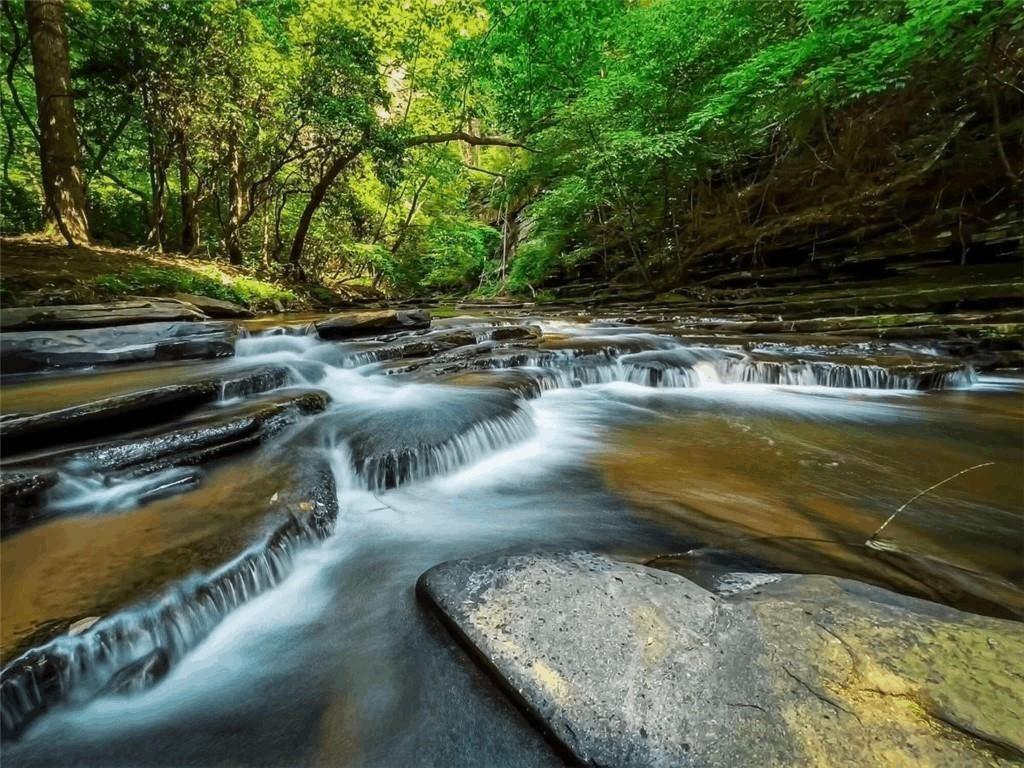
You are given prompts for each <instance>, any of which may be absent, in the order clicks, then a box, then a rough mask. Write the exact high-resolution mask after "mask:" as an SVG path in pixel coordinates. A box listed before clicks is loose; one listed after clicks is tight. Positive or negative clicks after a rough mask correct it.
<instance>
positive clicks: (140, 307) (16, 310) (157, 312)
mask: <svg viewBox="0 0 1024 768" xmlns="http://www.w3.org/2000/svg"><path fill="white" fill-rule="evenodd" d="M205 319H206V315H205V314H203V312H201V311H200V310H199V309H197V308H196V307H195V306H193V305H191V304H186V303H184V302H181V301H178V300H177V299H156V298H153V299H151V298H137V299H129V300H127V301H111V302H108V303H105V304H69V305H66V306H60V307H10V308H8V309H3V310H0V328H2V329H3V330H4V331H56V330H71V329H75V328H105V327H108V326H112V325H134V324H136V323H153V322H167V321H172V320H205Z"/></svg>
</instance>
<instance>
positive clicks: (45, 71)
mask: <svg viewBox="0 0 1024 768" xmlns="http://www.w3.org/2000/svg"><path fill="white" fill-rule="evenodd" d="M25 18H26V20H27V22H28V34H29V40H30V43H31V48H32V69H33V72H34V75H35V84H36V104H37V105H38V107H39V157H40V163H41V166H42V172H43V174H42V175H43V191H44V193H45V196H46V204H47V208H48V215H49V216H52V217H53V220H54V223H55V224H56V225H57V228H58V229H59V230H60V233H61V234H62V235H63V236H64V239H65V240H67V241H68V244H69V245H74V244H75V243H88V242H89V219H88V217H87V216H86V212H85V177H84V175H83V174H82V164H81V160H80V158H79V153H78V133H77V130H76V125H75V102H74V96H73V94H72V88H71V69H70V66H69V64H68V37H67V30H66V29H65V27H64V0H27V1H26V3H25Z"/></svg>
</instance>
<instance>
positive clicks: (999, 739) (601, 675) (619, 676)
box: [417, 553, 1024, 768]
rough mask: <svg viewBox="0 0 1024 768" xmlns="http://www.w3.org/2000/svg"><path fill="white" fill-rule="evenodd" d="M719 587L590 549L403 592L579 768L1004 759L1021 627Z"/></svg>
mask: <svg viewBox="0 0 1024 768" xmlns="http://www.w3.org/2000/svg"><path fill="white" fill-rule="evenodd" d="M774 578H775V579H776V581H774V582H772V583H769V584H767V585H765V584H763V581H764V579H760V580H751V581H750V583H751V584H755V585H756V584H760V586H756V587H755V588H753V589H751V590H748V591H745V592H740V593H738V594H735V595H732V596H731V597H729V598H724V597H721V596H719V595H716V594H714V593H712V592H709V591H707V590H705V589H703V588H701V587H699V586H697V585H696V584H694V583H693V582H691V581H689V580H687V579H685V578H683V577H681V576H677V575H675V574H671V573H667V572H664V571H658V570H655V569H651V568H646V567H644V566H639V565H633V564H628V563H620V562H614V561H612V560H609V559H607V558H605V557H602V556H599V555H594V554H590V553H572V554H567V555H546V556H540V555H522V556H510V557H501V558H498V559H494V560H490V561H487V562H481V561H471V560H459V561H452V562H448V563H443V564H441V565H438V566H435V567H434V568H432V569H431V570H429V571H427V572H426V573H425V574H423V576H422V577H421V578H420V580H419V583H418V584H417V592H418V594H419V595H420V597H421V598H422V599H424V600H426V601H427V602H428V603H430V604H431V605H432V606H433V607H435V608H436V609H437V610H438V611H439V613H440V615H441V617H442V619H443V620H444V621H445V623H446V624H448V626H449V627H450V628H451V629H452V631H453V632H454V633H455V635H456V636H457V637H458V638H459V639H460V640H461V641H462V642H463V643H464V644H465V645H466V646H467V647H468V648H469V649H470V650H471V651H472V652H473V654H474V656H475V657H476V658H477V660H478V661H480V662H481V663H482V664H483V665H484V666H485V668H487V669H489V670H490V671H491V672H492V673H493V674H494V675H495V676H496V677H497V679H498V680H499V682H500V683H502V684H503V687H504V688H505V689H506V690H507V691H508V692H509V693H510V695H511V696H512V697H513V698H514V699H515V700H517V701H518V703H519V704H520V705H521V706H523V708H524V709H525V710H526V711H527V713H528V714H530V715H531V716H532V717H533V718H535V719H536V720H537V721H538V722H539V723H540V724H541V725H542V726H543V727H544V728H545V730H546V731H547V732H548V733H549V735H550V737H551V738H552V739H553V740H554V741H555V742H556V743H557V744H559V745H561V746H562V747H563V748H564V749H565V750H566V751H567V753H568V754H569V755H570V756H571V757H573V758H575V759H576V760H578V761H579V762H581V763H583V764H585V765H600V766H621V767H623V768H625V767H627V766H666V767H667V766H722V767H723V768H726V767H729V768H737V767H739V766H752V767H753V766H757V767H758V768H759V767H760V766H768V765H771V766H804V765H829V766H847V765H848V766H862V765H918V766H950V768H952V766H972V765H978V766H981V765H984V766H992V765H1019V764H1021V761H1022V760H1024V732H1022V730H1024V729H1022V723H1024V719H1022V718H1021V713H1022V712H1024V632H1022V631H1021V629H1022V626H1021V625H1020V624H1018V623H1016V622H1009V621H1002V620H999V619H989V618H983V617H978V616H974V615H971V614H966V613H962V612H959V611H955V610H952V609H948V608H945V607H942V606H939V605H937V604H934V603H929V602H925V601H921V600H916V599H913V598H907V597H903V596H900V595H897V594H894V593H891V592H888V591H886V590H883V589H879V588H876V587H870V586H866V585H863V584H860V583H858V582H852V581H847V580H842V579H835V578H831V577H824V576H788V575H787V576H777V577H774Z"/></svg>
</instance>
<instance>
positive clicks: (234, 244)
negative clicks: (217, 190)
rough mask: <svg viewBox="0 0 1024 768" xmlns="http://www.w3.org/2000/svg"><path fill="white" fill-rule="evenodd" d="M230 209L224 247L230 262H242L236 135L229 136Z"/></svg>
mask: <svg viewBox="0 0 1024 768" xmlns="http://www.w3.org/2000/svg"><path fill="white" fill-rule="evenodd" d="M228 198H229V203H230V206H231V208H230V210H229V211H228V223H227V228H226V231H225V233H224V247H225V248H227V251H228V260H229V261H230V262H231V263H232V264H241V263H242V231H241V230H242V216H243V215H244V214H245V184H244V183H243V182H242V149H241V147H239V146H238V136H237V135H235V136H232V138H231V171H230V174H229V178H228Z"/></svg>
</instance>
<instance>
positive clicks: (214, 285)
mask: <svg viewBox="0 0 1024 768" xmlns="http://www.w3.org/2000/svg"><path fill="white" fill-rule="evenodd" d="M93 285H94V286H95V287H96V288H98V289H100V290H102V291H103V292H105V293H108V294H111V295H123V294H126V293H139V294H154V295H167V294H174V293H192V294H195V295H197V296H207V297H209V298H211V299H221V300H222V301H232V302H235V303H236V304H243V305H245V306H249V307H253V308H261V307H270V306H272V305H273V303H274V300H275V299H277V300H278V301H280V302H282V303H289V302H294V301H295V300H296V296H295V294H294V293H293V292H291V291H289V290H287V289H285V288H280V287H278V286H276V285H274V284H273V283H265V282H263V281H261V280H254V279H252V278H249V277H233V276H232V275H228V274H226V273H224V272H221V271H220V270H218V269H217V268H216V267H214V266H212V265H211V266H210V267H209V268H207V269H205V270H203V271H200V270H195V269H187V268H184V267H154V266H140V267H134V268H133V269H131V270H129V271H128V272H122V273H119V274H106V275H100V276H98V277H96V278H95V279H94V280H93Z"/></svg>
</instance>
